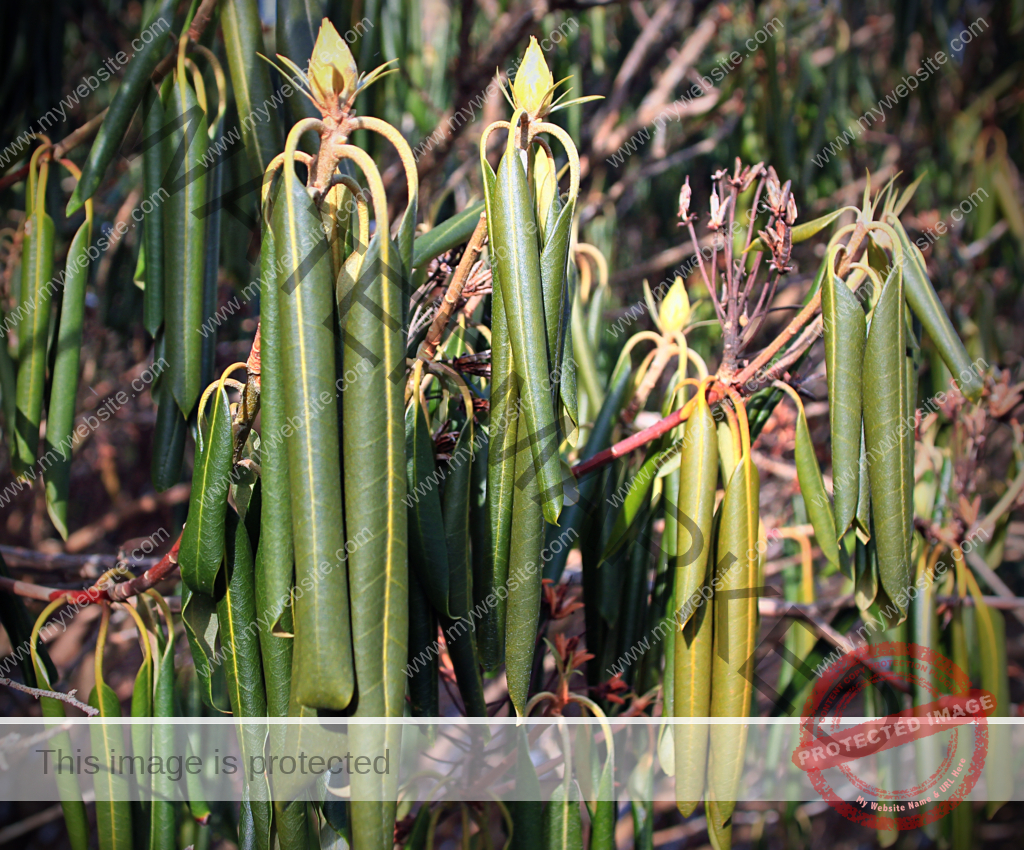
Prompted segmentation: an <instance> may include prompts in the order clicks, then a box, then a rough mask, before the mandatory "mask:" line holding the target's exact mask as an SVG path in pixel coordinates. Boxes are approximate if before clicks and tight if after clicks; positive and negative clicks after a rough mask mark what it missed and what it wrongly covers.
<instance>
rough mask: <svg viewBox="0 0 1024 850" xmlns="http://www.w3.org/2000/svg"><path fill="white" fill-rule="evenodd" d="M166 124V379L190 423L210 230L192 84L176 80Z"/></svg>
mask: <svg viewBox="0 0 1024 850" xmlns="http://www.w3.org/2000/svg"><path fill="white" fill-rule="evenodd" d="M164 120H165V121H166V122H167V123H168V124H170V125H172V126H174V127H175V129H174V130H172V131H171V132H170V133H168V135H167V136H166V137H165V138H164V140H163V141H162V142H161V144H162V145H163V146H164V150H163V156H162V159H163V161H164V162H165V163H167V172H166V174H165V175H164V182H163V189H164V191H166V192H167V198H166V200H164V202H163V208H162V210H161V215H162V217H163V227H164V246H163V252H164V274H163V286H164V335H165V338H166V346H167V361H168V364H169V368H168V374H167V375H166V378H167V379H168V380H169V381H170V384H171V391H172V393H173V394H174V400H175V401H176V402H177V403H178V407H179V408H180V409H181V415H182V416H184V417H186V418H188V416H189V414H191V412H192V409H193V407H195V403H196V399H197V398H198V397H199V391H200V387H201V383H202V350H203V337H202V335H201V334H200V333H198V329H199V328H200V326H201V325H202V323H203V318H202V317H203V281H204V277H205V275H204V267H203V266H204V257H205V250H204V246H205V242H206V228H205V226H204V223H203V222H202V220H201V219H197V217H196V215H195V213H196V212H198V211H199V210H201V209H203V208H204V207H205V206H206V203H207V185H206V184H207V171H208V169H209V166H208V164H207V163H206V162H205V157H206V154H207V149H208V145H209V136H208V134H207V130H208V127H207V121H206V115H205V114H204V112H203V110H202V109H201V108H200V106H199V102H198V101H197V100H196V94H195V92H194V91H193V90H192V87H191V85H190V84H189V82H188V81H187V80H184V79H178V78H175V80H174V84H173V87H172V89H171V96H170V100H169V102H168V106H167V108H166V109H165V110H164ZM182 151H183V152H184V158H183V159H182V158H181V157H180V152H182ZM175 166H177V169H176V170H175ZM79 185H81V184H79Z"/></svg>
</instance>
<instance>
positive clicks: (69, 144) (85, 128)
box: [0, 107, 109, 192]
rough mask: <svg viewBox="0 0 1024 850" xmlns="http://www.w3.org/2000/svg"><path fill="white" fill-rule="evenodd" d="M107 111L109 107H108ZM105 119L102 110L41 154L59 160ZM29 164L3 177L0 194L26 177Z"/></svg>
mask: <svg viewBox="0 0 1024 850" xmlns="http://www.w3.org/2000/svg"><path fill="white" fill-rule="evenodd" d="M108 109H109V107H108ZM106 117H107V109H104V110H103V111H102V112H100V113H99V114H98V115H96V116H94V117H92V118H90V119H89V120H88V121H86V122H85V123H84V124H83V125H82V126H81V127H79V128H78V129H77V130H72V131H71V132H70V133H68V135H67V136H66V137H65V138H63V139H61V141H59V142H57V144H55V145H54V146H53V149H52V150H51V151H50V153H48V154H43V156H46V157H47V158H48V159H61V158H62V157H64V156H65V155H66V154H67V153H68V151H71V150H74V149H75V148H76V147H78V146H79V145H80V144H81V143H82V142H84V141H85V140H86V139H88V138H89V137H90V136H91V135H92V134H93V133H95V132H96V131H97V130H98V129H99V126H100V124H102V123H103V119H104V118H106ZM28 166H29V163H27V162H26V163H25V164H24V165H23V166H22V167H21V168H19V169H17V170H16V171H12V172H11V173H10V174H7V175H5V176H4V177H3V178H2V179H0V192H2V191H3V190H4V189H6V188H7V187H8V186H13V185H14V184H15V183H20V182H21V181H22V180H24V179H25V178H26V177H27V176H28Z"/></svg>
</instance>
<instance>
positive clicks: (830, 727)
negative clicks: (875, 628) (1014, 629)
mask: <svg viewBox="0 0 1024 850" xmlns="http://www.w3.org/2000/svg"><path fill="white" fill-rule="evenodd" d="M867 688H876V689H880V690H882V691H885V690H888V692H889V693H890V694H891V693H894V692H895V693H901V692H903V693H906V692H908V691H909V692H913V691H915V690H916V691H917V692H918V693H922V692H924V693H927V694H928V695H929V701H928V702H926V703H925V704H923V705H916V706H914V707H912V708H904V709H901V710H898V711H892V712H891V713H889V714H887V715H886V716H885V717H878V718H872V719H866V720H864V721H863V722H861V723H857V724H855V725H851V721H850V720H844V716H845V717H850V716H851V714H854V712H851V710H850V709H851V707H852V706H854V705H855V704H856V701H857V700H858V698H860V699H861V700H862V699H863V697H864V694H865V691H866V689H867ZM994 710H995V697H993V695H992V694H990V693H989V692H988V691H983V690H972V689H971V683H970V679H969V678H968V677H967V674H966V673H965V672H964V671H963V670H961V669H960V668H959V667H958V666H957V665H956V664H954V663H953V662H952V661H950V659H948V658H946V657H945V656H943V655H941V654H939V653H938V652H935V651H934V650H932V649H929V648H927V647H923V646H919V645H917V644H913V643H903V642H890V643H879V644H874V645H866V646H861V647H858V648H857V649H855V650H853V651H852V652H848V653H846V654H844V655H843V656H842V658H841V659H840V660H838V661H836V662H835V663H834V664H833V665H832V666H831V667H829V668H828V670H826V671H825V672H824V674H822V676H821V677H820V678H819V679H818V681H817V683H816V684H815V686H814V690H813V692H812V693H811V696H810V697H809V698H808V700H807V703H806V705H805V706H804V712H803V717H802V719H801V724H800V742H799V744H798V745H797V747H796V749H795V750H794V752H793V762H794V764H796V765H797V767H799V768H800V769H801V770H804V771H806V772H807V775H808V778H809V779H810V781H811V784H812V785H813V786H814V788H815V790H816V791H817V792H818V793H819V794H820V795H821V797H822V799H823V800H825V801H826V802H828V803H829V804H830V805H831V806H832V807H833V808H834V809H835V810H836V811H838V812H839V813H840V814H841V815H843V816H844V817H845V818H847V819H849V820H851V821H853V822H854V823H859V824H862V825H864V826H866V827H869V828H872V829H885V830H892V829H899V830H907V829H916V828H917V827H920V826H923V825H925V824H928V823H932V822H933V821H936V820H938V819H939V818H941V817H943V816H945V815H946V814H948V813H949V812H950V811H952V810H953V809H954V808H956V807H957V806H958V805H959V804H960V803H961V802H962V801H963V800H964V799H966V797H967V795H968V794H969V793H970V792H971V789H972V788H974V786H975V784H976V783H977V781H978V777H979V776H980V775H981V771H982V767H983V766H984V763H985V755H986V753H987V751H988V726H987V722H986V719H985V718H986V717H987V716H988V715H989V714H991V713H992V712H993V711H994ZM968 725H969V726H970V729H965V728H963V727H965V726H968ZM972 741H973V746H972ZM915 742H921V743H915ZM907 744H911V747H910V749H909V751H908V750H907V749H905V748H906V745H907ZM901 748H904V749H902V751H901ZM922 752H923V753H924V757H922V755H921V753H922ZM886 753H888V754H889V755H888V756H883V755H882V754H886ZM929 753H930V754H931V757H929V756H928V754H929ZM901 756H902V757H903V763H904V769H903V771H902V774H900V771H899V770H894V771H893V774H894V775H893V776H890V777H889V781H888V782H886V783H884V784H883V783H881V782H877V781H876V782H874V783H872V782H871V781H870V777H873V776H876V775H877V772H878V771H877V766H878V764H879V763H880V759H881V758H886V759H888V760H889V761H888V762H887V763H889V764H893V763H894V762H893V761H892V760H893V759H894V758H895V759H899V758H900V757H901ZM908 762H909V763H910V765H911V767H910V768H909V769H908V768H906V766H905V765H906V764H907V763H908ZM908 774H909V776H908ZM907 780H909V781H907ZM836 788H842V789H843V790H844V792H847V793H848V794H849V797H850V798H849V799H844V797H842V796H840V795H839V793H837V791H836V790H835V789H836Z"/></svg>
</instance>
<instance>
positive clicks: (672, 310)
mask: <svg viewBox="0 0 1024 850" xmlns="http://www.w3.org/2000/svg"><path fill="white" fill-rule="evenodd" d="M689 319H690V299H689V298H688V297H687V295H686V286H685V285H684V284H683V279H682V278H681V277H677V278H676V280H675V283H673V284H672V286H671V287H670V288H669V290H668V292H667V293H666V295H665V297H664V298H662V299H661V307H660V308H659V309H658V321H659V322H660V323H661V329H662V331H663V332H664V333H667V334H674V333H678V332H679V331H681V330H682V329H683V328H684V327H686V323H687V321H689Z"/></svg>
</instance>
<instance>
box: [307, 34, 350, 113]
mask: <svg viewBox="0 0 1024 850" xmlns="http://www.w3.org/2000/svg"><path fill="white" fill-rule="evenodd" d="M358 83H359V70H358V69H357V68H356V60H355V59H354V58H353V57H352V51H351V50H349V49H348V45H347V44H346V43H345V40H344V39H343V38H342V37H341V36H340V35H338V31H337V30H336V29H335V28H334V24H332V23H331V22H330V21H329V20H328V19H327V18H324V19H323V21H322V23H321V24H320V32H319V33H318V34H317V37H316V44H315V45H313V55H312V56H311V57H310V59H309V87H310V89H311V90H312V93H313V97H314V98H316V100H317V101H318V102H320V103H322V104H325V105H328V106H334V105H335V104H336V103H337V102H338V101H339V100H340V101H342V102H344V101H347V100H348V99H349V98H350V97H351V96H352V95H353V94H354V93H355V91H356V86H357V85H358Z"/></svg>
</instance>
